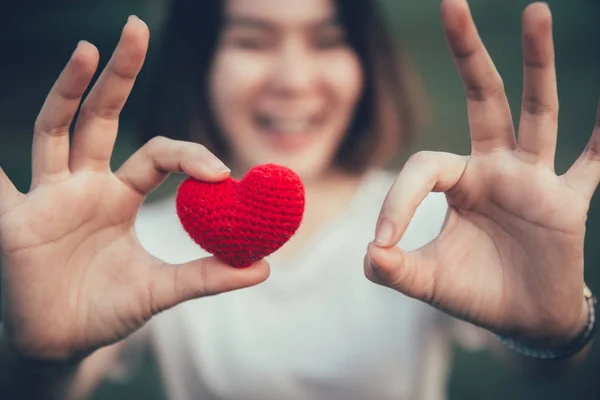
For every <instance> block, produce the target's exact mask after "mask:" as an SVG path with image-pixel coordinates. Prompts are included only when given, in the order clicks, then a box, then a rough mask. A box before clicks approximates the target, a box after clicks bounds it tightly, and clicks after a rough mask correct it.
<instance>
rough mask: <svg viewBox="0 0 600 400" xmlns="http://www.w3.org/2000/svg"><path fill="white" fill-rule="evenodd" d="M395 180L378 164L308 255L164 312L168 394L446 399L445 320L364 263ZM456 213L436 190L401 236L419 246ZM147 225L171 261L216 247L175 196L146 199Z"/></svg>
mask: <svg viewBox="0 0 600 400" xmlns="http://www.w3.org/2000/svg"><path fill="white" fill-rule="evenodd" d="M394 178H395V175H392V174H390V173H387V172H384V171H374V172H371V173H370V174H369V176H368V178H367V179H365V180H364V183H362V184H361V186H360V188H359V189H358V191H357V193H356V194H355V196H354V199H353V200H352V201H351V202H350V203H349V205H348V206H347V207H346V209H345V210H344V211H343V212H342V213H340V214H339V215H338V217H336V218H335V219H333V220H332V221H330V223H328V224H327V226H325V227H323V228H322V229H321V230H320V231H319V232H318V233H317V234H316V235H314V236H313V238H312V240H311V241H310V243H308V244H307V245H306V247H305V250H304V251H303V252H301V253H302V255H301V256H298V257H297V258H296V260H294V261H293V262H291V263H287V264H286V265H278V264H277V263H276V262H274V261H270V264H271V275H270V277H269V279H268V280H267V281H266V282H264V283H262V284H260V285H258V286H254V287H251V288H247V289H242V290H237V291H233V292H228V293H224V294H220V295H217V296H213V297H206V298H202V299H197V300H192V301H188V302H185V303H183V304H180V305H179V306H177V307H174V308H172V309H170V310H167V311H165V312H163V313H161V314H159V315H157V316H156V317H154V318H153V319H152V320H151V321H150V322H149V323H148V324H147V325H146V327H145V328H144V329H146V330H147V332H148V333H149V334H150V337H151V340H152V341H151V343H152V346H153V348H154V350H155V352H156V354H157V357H158V360H159V364H160V369H161V371H162V374H163V378H164V383H165V388H166V392H167V394H168V396H169V399H171V400H188V399H226V400H242V399H243V400H271V399H273V400H275V399H277V400H282V399H285V400H305V399H324V400H355V399H356V400H358V399H361V400H362V399H378V400H386V399H395V400H398V399H400V400H402V399H424V400H441V399H444V398H445V391H446V376H447V365H448V361H449V354H448V350H449V348H448V338H449V334H448V333H449V330H448V329H446V328H447V327H448V325H447V324H444V323H442V321H444V320H446V318H444V316H443V314H442V313H441V312H439V311H437V310H435V309H434V308H432V307H430V306H428V305H426V304H424V303H422V302H420V301H417V300H413V299H410V298H408V297H406V296H404V295H402V294H400V293H398V292H395V291H393V290H391V289H388V288H384V287H381V286H379V285H376V284H374V283H372V282H370V281H369V280H367V278H366V277H365V276H364V272H363V257H364V254H365V251H366V247H367V244H368V243H369V242H370V241H372V240H373V235H374V230H375V223H376V221H377V217H378V215H379V211H380V209H381V205H382V204H383V200H384V198H385V195H386V194H387V192H388V189H389V188H390V186H391V185H392V183H393V182H394ZM446 211H447V203H446V200H445V196H444V194H436V193H432V194H430V195H429V196H428V197H427V198H426V199H425V201H424V202H423V203H422V204H421V205H420V207H419V208H418V210H417V212H416V214H415V216H414V218H413V220H412V222H411V224H410V226H409V228H408V230H407V231H406V234H405V235H404V237H403V239H402V241H401V242H400V243H399V246H400V247H401V248H403V249H405V250H412V249H416V248H418V247H421V246H423V245H424V244H426V243H428V242H429V241H431V240H432V239H434V238H435V237H436V236H437V234H438V233H439V231H440V228H441V226H442V222H443V220H444V217H445V214H446ZM136 230H137V233H138V236H139V240H140V242H141V243H142V245H143V246H144V247H145V248H146V249H147V250H148V251H149V252H150V253H151V254H153V255H154V256H156V257H158V258H160V259H162V260H164V261H166V262H169V263H182V262H187V261H191V260H193V259H197V258H199V257H204V256H206V255H207V254H206V252H204V250H202V249H201V248H199V246H197V245H196V244H195V243H194V242H193V241H192V240H191V239H190V238H189V237H188V236H187V234H186V233H185V231H184V230H183V228H182V227H181V225H180V223H179V220H178V218H177V215H176V212H175V201H174V197H171V198H169V199H167V200H163V201H160V202H157V203H153V204H149V205H146V206H144V207H143V208H142V210H141V211H140V214H139V216H138V219H137V222H136ZM129 361H131V360H129Z"/></svg>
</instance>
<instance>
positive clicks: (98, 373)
mask: <svg viewBox="0 0 600 400" xmlns="http://www.w3.org/2000/svg"><path fill="white" fill-rule="evenodd" d="M124 343H125V341H121V342H118V343H116V344H113V345H110V346H107V347H103V348H101V349H99V350H96V351H95V352H94V353H93V354H91V355H89V356H88V357H86V358H85V359H83V360H82V361H79V362H73V363H42V362H37V361H31V360H26V359H24V358H23V357H21V356H20V355H19V354H18V353H17V352H16V351H15V350H14V348H13V347H12V346H11V345H10V344H9V343H8V341H7V340H6V337H5V336H4V333H3V330H2V324H0V399H7V400H9V399H28V400H29V399H44V400H54V399H57V400H58V399H60V400H76V399H82V398H85V397H86V396H88V395H89V394H90V393H91V392H92V391H93V390H94V389H95V388H96V386H97V385H98V384H99V383H100V381H101V380H102V378H103V377H104V376H105V375H106V373H107V371H108V370H109V369H110V368H111V367H112V366H113V365H115V363H116V362H117V361H118V358H119V355H120V353H121V351H122V349H123V346H124Z"/></svg>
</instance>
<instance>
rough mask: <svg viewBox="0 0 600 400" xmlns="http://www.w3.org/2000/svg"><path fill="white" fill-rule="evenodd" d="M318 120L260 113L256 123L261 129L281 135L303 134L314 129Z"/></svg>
mask: <svg viewBox="0 0 600 400" xmlns="http://www.w3.org/2000/svg"><path fill="white" fill-rule="evenodd" d="M317 122H318V119H317V118H315V117H312V118H277V117H271V116H267V115H258V116H257V117H256V124H257V125H258V127H259V128H260V130H261V131H263V132H265V133H269V134H274V135H275V134H279V135H302V134H308V133H310V132H311V131H313V130H314V128H315V127H316V125H317Z"/></svg>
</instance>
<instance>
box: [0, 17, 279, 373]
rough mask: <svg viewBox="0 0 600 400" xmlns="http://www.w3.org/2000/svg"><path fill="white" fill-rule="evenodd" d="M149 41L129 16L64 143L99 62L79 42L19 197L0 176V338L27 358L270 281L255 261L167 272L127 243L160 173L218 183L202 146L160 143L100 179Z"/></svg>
mask: <svg viewBox="0 0 600 400" xmlns="http://www.w3.org/2000/svg"><path fill="white" fill-rule="evenodd" d="M148 38H149V32H148V28H147V26H146V25H145V24H144V23H143V22H142V21H141V20H139V19H138V18H136V17H131V18H130V20H129V21H128V23H127V24H126V25H125V27H124V29H123V32H122V36H121V39H120V41H119V44H118V45H117V47H116V49H115V52H114V54H113V56H112V58H111V60H110V61H109V63H108V64H107V66H106V68H105V69H104V71H103V72H102V74H101V76H100V77H99V79H98V81H97V82H96V84H95V85H94V87H93V88H92V90H91V91H90V93H89V95H88V96H87V98H86V99H85V101H84V102H83V104H82V105H81V111H80V113H79V117H78V120H77V122H76V125H75V132H74V135H73V138H72V141H71V142H72V143H70V140H69V127H70V125H71V122H72V120H73V118H74V115H75V113H76V111H77V109H78V107H79V104H80V101H81V98H82V96H83V93H84V91H85V90H86V89H87V87H88V85H89V83H90V81H91V79H92V77H93V75H94V73H95V71H96V68H97V65H98V58H99V57H98V52H97V50H96V48H95V47H94V46H93V45H91V44H90V43H87V42H82V43H80V44H79V45H78V47H77V49H76V50H75V52H74V53H73V56H72V58H71V59H70V61H69V62H68V64H67V65H66V67H65V68H64V70H63V72H62V73H61V75H60V77H59V78H58V80H57V81H56V83H55V84H54V86H53V88H52V89H51V91H50V93H49V95H48V97H47V99H46V101H45V103H44V105H43V107H42V109H41V111H40V114H39V116H38V119H37V121H36V124H35V129H34V139H33V148H32V152H33V153H32V160H33V161H32V162H33V165H32V183H31V188H30V190H29V192H28V193H26V194H22V193H19V192H18V191H17V189H16V188H15V187H14V185H13V184H12V183H11V181H10V180H9V179H8V177H7V176H6V175H5V174H4V173H3V172H2V170H1V169H0V249H1V256H2V259H1V260H2V319H3V330H4V334H5V335H6V339H7V340H8V341H9V342H10V344H11V345H12V346H14V349H16V350H17V351H18V353H19V354H20V355H22V356H23V357H26V358H28V359H34V360H44V361H67V360H77V359H80V358H83V357H85V356H86V355H88V354H89V353H91V352H92V351H94V350H95V349H98V348H100V347H102V346H105V345H109V344H111V343H115V342H117V341H119V340H121V339H123V338H125V337H126V336H128V335H129V334H131V333H133V332H134V331H135V330H136V329H138V328H140V327H141V326H142V325H143V324H144V323H145V322H146V321H148V320H149V319H150V318H151V317H152V316H153V315H154V314H156V313H158V312H160V311H162V310H165V309H167V308H170V307H172V306H174V305H176V304H178V303H180V302H183V301H186V300H189V299H192V298H197V297H202V296H208V295H213V294H217V293H220V292H225V291H229V290H235V289H238V288H243V287H248V286H252V285H255V284H258V283H260V282H262V281H264V280H265V279H266V278H267V277H268V275H269V267H268V265H267V264H266V262H264V261H261V262H259V263H257V265H255V266H253V267H252V268H247V269H241V270H239V269H236V268H233V267H231V266H228V265H224V264H222V263H221V262H219V261H218V260H216V259H214V258H213V257H209V258H206V259H201V260H196V261H192V262H190V263H187V264H182V265H177V266H176V265H168V264H166V263H164V262H162V261H160V260H158V259H156V258H154V257H152V256H151V255H150V254H149V253H148V252H146V251H145V250H144V249H143V248H142V247H141V245H140V243H139V242H138V240H137V238H136V235H135V232H134V228H133V224H134V220H135V217H136V214H137V211H138V209H139V207H140V206H141V205H142V203H143V201H144V198H145V196H146V195H147V194H148V193H149V192H150V191H151V190H153V189H154V188H156V187H157V186H158V185H159V184H160V183H161V182H162V181H163V180H164V178H165V177H166V175H167V174H168V173H169V172H183V173H186V174H188V175H190V176H193V177H194V178H196V179H200V180H204V181H220V180H222V179H225V178H226V177H227V176H228V170H227V169H226V167H225V166H224V165H223V164H222V163H220V161H219V160H218V159H217V158H216V157H215V156H214V155H212V154H211V153H210V152H209V151H208V150H206V149H205V148H204V147H202V146H201V145H199V144H194V143H187V142H181V141H174V140H170V139H166V138H155V139H153V140H151V141H150V142H148V143H147V144H146V145H145V146H143V147H142V148H141V149H140V150H138V151H137V152H136V153H135V154H133V155H132V156H131V158H129V159H128V160H127V161H126V162H125V163H124V165H123V166H122V167H121V168H120V169H119V170H118V171H116V172H115V173H113V172H112V171H111V169H110V164H109V161H110V157H111V153H112V150H113V146H114V143H115V139H116V136H117V125H118V117H119V113H120V111H121V109H122V107H123V105H124V103H125V101H126V99H127V97H128V95H129V93H130V91H131V88H132V87H133V84H134V81H135V78H136V75H137V73H138V72H139V70H140V69H141V67H142V64H143V61H144V58H145V55H146V50H147V47H148ZM156 234H157V235H160V232H156Z"/></svg>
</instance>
